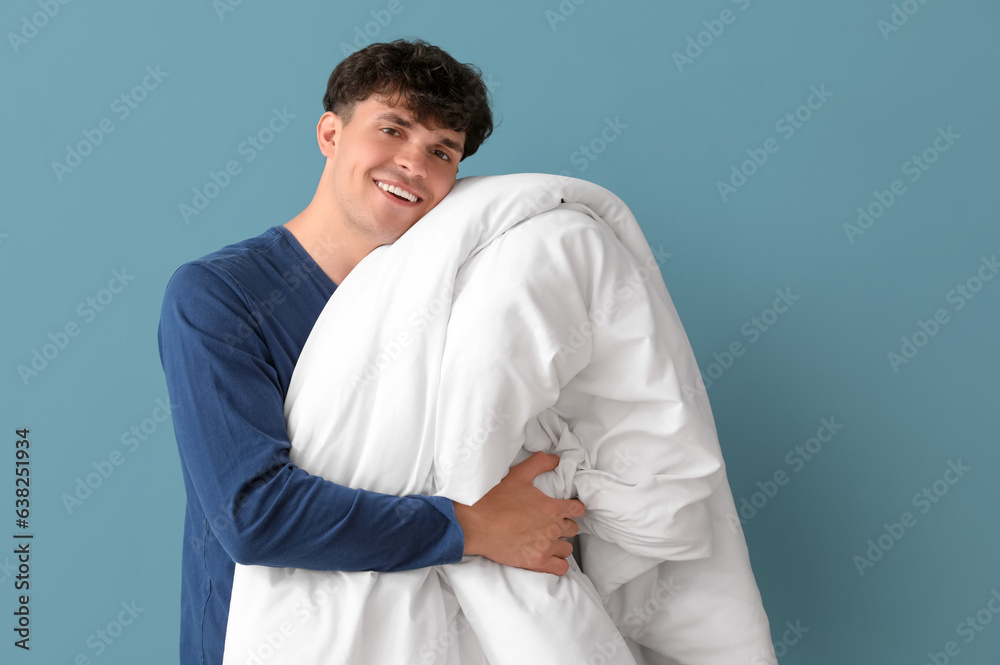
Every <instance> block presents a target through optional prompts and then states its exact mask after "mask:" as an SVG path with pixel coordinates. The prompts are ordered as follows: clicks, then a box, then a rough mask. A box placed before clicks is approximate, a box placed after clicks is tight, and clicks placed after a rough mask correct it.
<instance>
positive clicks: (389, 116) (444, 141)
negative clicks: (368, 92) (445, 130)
mask: <svg viewBox="0 0 1000 665" xmlns="http://www.w3.org/2000/svg"><path fill="white" fill-rule="evenodd" d="M375 120H380V121H385V122H392V123H395V124H397V125H399V126H400V127H405V128H406V129H410V128H412V127H413V122H412V121H410V120H409V119H407V118H404V117H403V116H401V115H399V114H397V113H392V112H391V111H388V112H386V113H379V114H378V115H377V116H375ZM438 143H440V144H441V145H443V146H445V147H447V148H451V149H452V150H454V151H455V152H457V153H458V154H459V155H461V154H463V153H464V149H463V148H462V146H460V145H458V144H457V143H456V142H454V141H452V140H451V139H450V138H448V137H446V136H445V137H441V138H439V139H438Z"/></svg>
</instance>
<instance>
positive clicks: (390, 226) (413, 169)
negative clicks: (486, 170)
mask: <svg viewBox="0 0 1000 665" xmlns="http://www.w3.org/2000/svg"><path fill="white" fill-rule="evenodd" d="M333 118H334V121H335V127H336V132H335V134H334V137H333V143H334V145H333V148H332V150H331V153H330V154H328V155H327V156H328V157H331V158H332V164H331V166H332V177H333V187H334V190H333V192H332V194H333V199H334V202H335V205H336V206H337V208H338V209H339V211H340V213H341V215H342V219H343V221H344V223H345V225H346V227H347V228H348V229H350V230H351V231H352V232H354V233H357V234H358V235H359V236H363V237H365V238H367V239H371V240H373V241H375V242H376V244H387V243H392V242H395V241H396V240H398V239H399V237H400V236H401V235H403V233H405V232H406V231H407V230H408V229H409V228H410V227H411V226H413V225H414V224H415V223H416V222H417V220H419V219H420V218H421V217H423V216H424V215H426V214H427V212H428V211H430V210H431V208H433V207H434V206H436V205H437V204H438V203H440V202H441V199H443V198H444V197H445V196H446V195H447V194H448V192H450V191H451V188H452V187H453V186H454V185H455V178H456V176H457V175H458V162H459V159H461V157H462V149H463V147H464V145H465V132H456V131H453V130H451V129H447V128H443V127H427V126H424V125H422V124H420V123H418V122H417V121H416V118H415V116H414V114H413V113H412V112H411V111H410V110H409V109H407V108H406V107H405V106H404V105H403V104H399V105H397V106H389V105H387V104H386V103H385V102H384V100H382V99H380V98H378V97H376V96H372V97H369V98H368V99H366V100H365V101H363V102H359V103H358V104H357V105H356V106H355V107H354V113H353V114H352V116H351V120H350V122H348V123H347V124H346V125H345V124H343V122H342V121H341V119H340V118H339V117H337V116H333ZM395 188H399V189H395ZM387 189H390V190H393V191H387ZM400 190H402V191H400ZM400 194H402V196H400ZM412 199H415V200H412Z"/></svg>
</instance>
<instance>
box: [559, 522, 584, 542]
mask: <svg viewBox="0 0 1000 665" xmlns="http://www.w3.org/2000/svg"><path fill="white" fill-rule="evenodd" d="M562 527H563V528H562V533H561V534H560V538H572V537H573V536H575V535H576V534H578V533H580V525H579V524H577V523H576V522H574V521H573V520H570V519H565V520H563V523H562Z"/></svg>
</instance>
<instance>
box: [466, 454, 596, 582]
mask: <svg viewBox="0 0 1000 665" xmlns="http://www.w3.org/2000/svg"><path fill="white" fill-rule="evenodd" d="M558 464H559V457H558V456H556V455H547V454H545V453H542V452H538V453H535V454H534V455H532V456H531V457H529V458H528V459H526V460H524V461H523V462H521V463H520V464H518V465H516V466H513V467H511V469H510V471H509V472H508V473H507V475H506V476H505V477H504V479H503V480H501V481H500V482H499V483H498V484H497V486H496V487H494V488H493V489H491V490H490V491H489V492H488V493H487V494H486V496H484V497H483V498H482V499H480V500H479V501H477V502H476V503H475V504H474V505H472V506H466V505H464V504H461V503H455V517H457V518H458V523H459V525H461V527H462V531H464V532H465V554H478V555H481V556H484V557H486V558H487V559H491V560H493V561H496V562H497V563H502V564H504V565H506V566H514V567H516V568H527V569H528V570H534V571H537V572H540V573H552V574H553V575H565V574H566V571H568V570H569V563H568V562H567V561H566V559H567V558H569V557H570V556H571V555H572V554H573V546H572V545H571V544H569V543H568V542H566V541H565V540H561V539H562V538H569V537H572V536H575V535H576V534H577V533H578V532H579V531H580V528H579V527H578V526H577V524H576V522H575V521H574V518H577V517H580V516H581V515H583V511H584V506H583V503H581V502H580V501H578V500H576V499H567V500H561V499H553V498H552V497H550V496H548V495H546V494H545V493H544V492H542V491H541V490H539V489H538V488H536V487H535V486H534V485H533V484H532V481H533V480H534V479H535V476H537V475H538V474H540V473H545V472H546V471H551V470H552V469H554V468H556V466H558Z"/></svg>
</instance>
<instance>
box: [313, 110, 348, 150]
mask: <svg viewBox="0 0 1000 665" xmlns="http://www.w3.org/2000/svg"><path fill="white" fill-rule="evenodd" d="M341 126H342V125H341V124H340V118H339V117H338V116H337V114H336V113H333V112H331V111H327V112H326V113H324V114H323V115H322V116H320V118H319V122H318V123H317V124H316V142H317V143H318V144H319V151H320V152H321V153H323V156H324V157H327V158H330V157H333V155H334V152H335V148H336V142H337V137H338V132H339V131H340V128H341Z"/></svg>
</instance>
